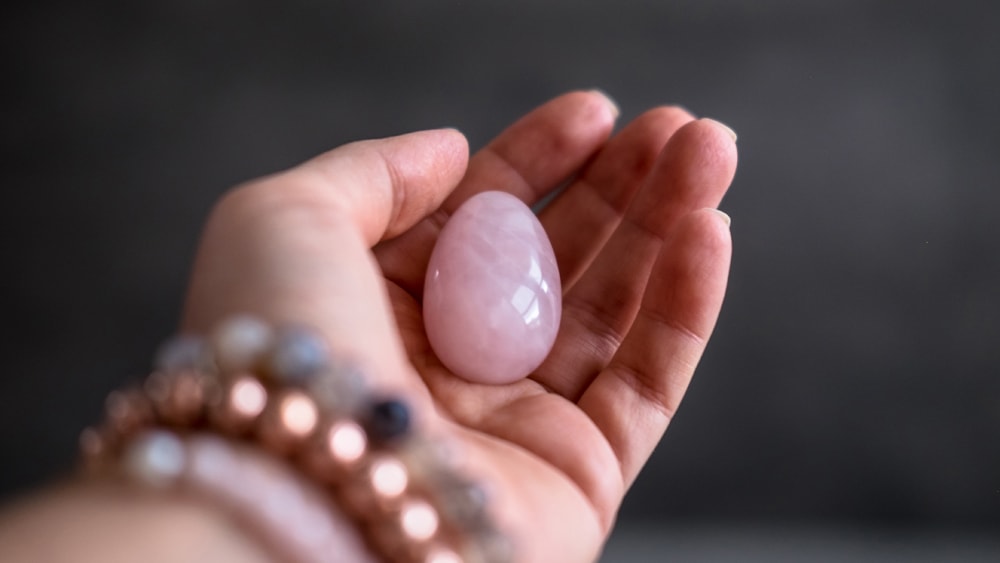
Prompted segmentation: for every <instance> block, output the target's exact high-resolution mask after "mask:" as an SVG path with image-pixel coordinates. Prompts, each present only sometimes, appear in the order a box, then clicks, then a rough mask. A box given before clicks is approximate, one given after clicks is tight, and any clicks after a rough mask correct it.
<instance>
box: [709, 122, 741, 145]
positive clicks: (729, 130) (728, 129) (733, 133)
mask: <svg viewBox="0 0 1000 563" xmlns="http://www.w3.org/2000/svg"><path fill="white" fill-rule="evenodd" d="M703 119H704V120H705V121H707V122H709V123H714V124H716V125H718V126H719V127H721V128H722V130H723V131H725V132H726V133H729V136H730V137H732V138H733V142H734V143H735V142H736V131H733V128H732V127H730V126H728V125H726V124H725V123H723V122H721V121H717V120H715V119H711V118H708V117H705V118H703Z"/></svg>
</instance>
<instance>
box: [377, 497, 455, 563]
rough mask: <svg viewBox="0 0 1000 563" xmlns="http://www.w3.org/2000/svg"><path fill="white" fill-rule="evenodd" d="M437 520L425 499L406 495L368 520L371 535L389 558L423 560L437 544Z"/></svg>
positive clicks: (415, 562) (416, 561)
mask: <svg viewBox="0 0 1000 563" xmlns="http://www.w3.org/2000/svg"><path fill="white" fill-rule="evenodd" d="M439 528H440V520H439V519H438V515H437V511H436V510H435V509H434V507H433V506H431V505H430V504H429V503H427V502H426V501H424V500H422V499H419V498H413V497H407V498H404V499H402V500H401V502H400V503H399V505H398V508H397V509H396V510H393V511H391V512H390V513H387V514H386V515H385V517H384V518H381V519H379V520H376V521H374V522H372V523H371V527H370V535H371V537H372V540H373V542H374V543H376V544H377V545H378V546H379V549H380V551H382V552H383V553H385V554H386V555H387V556H388V559H390V560H392V561H405V562H414V563H418V562H424V561H426V560H427V558H428V555H430V554H431V553H432V549H434V548H435V547H439V545H440V544H439V542H437V541H436V540H437V534H438V531H439Z"/></svg>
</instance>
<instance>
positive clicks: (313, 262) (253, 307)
mask: <svg viewBox="0 0 1000 563" xmlns="http://www.w3.org/2000/svg"><path fill="white" fill-rule="evenodd" d="M464 155H465V141H464V138H463V137H462V136H461V135H460V134H459V133H457V132H454V131H428V132H422V133H414V134H410V135H404V136H401V137H394V138H391V139H384V140H379V141H363V142H360V143H354V144H351V145H346V146H344V147H341V148H339V149H336V150H334V151H331V152H329V153H327V154H325V155H322V156H320V157H318V158H316V159H314V160H311V161H309V162H307V163H305V164H303V165H301V166H299V167H297V168H294V169H292V170H289V171H287V172H283V173H280V174H276V175H274V176H270V177H268V178H264V179H262V180H259V181H256V182H252V183H250V184H248V185H246V186H243V187H241V188H238V189H236V190H233V191H232V192H230V193H229V194H227V195H226V196H225V197H224V198H223V199H222V200H221V201H220V202H219V204H218V205H217V206H216V208H215V209H214V210H213V213H212V216H211V217H210V219H209V221H208V223H207V225H206V228H205V232H204V234H203V237H202V243H201V248H200V249H199V252H198V256H197V258H196V260H195V265H194V270H193V273H192V278H191V283H190V287H189V292H188V296H187V303H186V306H185V313H184V319H183V326H184V327H185V328H186V329H189V330H198V331H205V330H207V329H210V328H211V327H212V326H213V325H214V324H215V323H217V322H218V321H219V320H220V319H222V318H224V317H226V316H229V315H233V314H237V313H249V314H254V315H257V316H260V317H262V318H264V319H268V320H270V321H272V322H278V323H284V322H294V323H299V324H306V325H310V326H312V327H314V328H316V329H317V330H319V331H320V332H321V333H322V334H323V335H324V336H325V337H326V338H327V340H328V341H329V342H330V343H331V345H332V346H333V348H334V349H335V350H337V351H338V352H340V353H342V354H344V355H347V356H350V357H351V358H354V359H355V360H357V361H360V362H362V363H364V364H366V366H367V367H369V371H371V372H372V375H373V377H374V378H376V379H377V380H378V382H379V383H380V384H385V385H390V386H398V385H400V384H403V383H405V381H406V378H407V374H408V373H409V371H410V370H409V368H408V363H407V362H406V361H405V355H404V354H403V353H402V345H401V344H400V342H399V337H398V334H397V331H396V330H395V329H394V326H393V322H392V316H391V314H390V310H389V306H388V304H387V300H386V297H385V289H384V284H383V282H382V279H381V276H380V273H379V270H378V267H377V265H376V264H375V262H374V259H373V257H372V255H371V253H370V251H369V247H370V246H371V245H372V244H373V243H374V242H375V241H377V240H379V239H380V238H381V237H382V236H384V235H385V234H387V233H390V234H391V233H393V232H397V231H399V230H401V229H405V228H406V227H407V226H408V225H411V224H413V223H414V222H416V221H417V220H419V219H420V218H421V217H422V216H424V215H425V214H426V213H427V212H428V211H429V210H430V209H433V208H435V207H437V206H438V205H440V202H441V201H442V200H443V199H444V196H445V195H446V194H447V193H448V192H449V191H450V189H451V188H452V187H454V185H455V184H457V182H458V180H459V178H461V176H462V173H463V172H464V166H465V162H466V161H465V156H464Z"/></svg>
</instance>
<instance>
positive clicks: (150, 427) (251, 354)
mask: <svg viewBox="0 0 1000 563" xmlns="http://www.w3.org/2000/svg"><path fill="white" fill-rule="evenodd" d="M411 418H412V417H411V412H410V408H409V406H408V405H407V403H405V402H404V401H402V400H400V399H398V398H393V397H377V396H375V395H374V394H373V393H372V391H371V390H370V389H369V388H368V386H367V385H366V381H365V379H364V377H363V375H362V374H361V372H360V371H359V370H358V369H357V368H355V367H353V366H352V365H350V364H349V363H346V362H344V361H341V360H338V359H336V358H333V357H331V355H330V354H329V353H328V352H327V349H326V346H325V343H324V342H323V341H322V339H321V338H319V337H318V336H317V335H315V334H314V333H312V332H310V331H308V330H304V329H302V328H297V327H283V328H278V329H273V328H272V327H270V326H269V325H267V324H265V323H263V322H261V321H259V320H257V319H254V318H252V317H247V316H240V317H234V318H231V319H229V320H227V321H225V322H223V323H222V324H221V325H220V326H219V327H218V328H217V329H216V330H215V331H214V332H213V333H212V334H211V335H210V336H209V337H208V338H207V339H206V338H198V337H191V336H181V337H178V338H175V339H174V340H172V341H169V342H168V343H167V344H165V345H164V347H163V348H162V349H161V352H160V354H159V357H158V359H157V366H156V369H155V371H153V373H152V374H151V375H149V376H148V377H147V378H146V379H145V381H144V382H143V383H142V384H141V385H137V386H135V387H130V388H126V389H123V390H119V391H114V392H112V393H111V394H110V395H109V396H108V398H107V401H106V405H105V417H104V420H103V421H102V422H101V423H100V424H99V425H97V426H93V427H90V428H87V429H86V430H84V432H83V434H82V435H81V438H80V446H81V450H82V453H83V459H84V462H85V466H86V467H87V469H88V470H90V471H93V472H96V473H99V474H107V473H113V474H124V475H126V476H128V477H130V478H131V479H132V480H135V481H138V482H141V483H143V484H145V485H148V486H152V487H159V488H164V489H169V490H174V489H180V490H186V491H189V492H191V493H193V494H195V495H198V496H203V497H208V498H210V499H212V500H213V501H214V502H216V503H218V504H221V505H223V506H224V507H225V508H228V509H229V511H230V512H232V513H233V514H234V515H236V516H237V517H238V518H239V519H241V520H243V521H244V524H246V525H248V526H252V527H254V528H255V530H254V531H255V532H257V534H258V535H261V536H263V538H264V539H265V541H266V542H267V543H268V547H270V548H271V549H272V550H274V551H275V552H276V555H278V556H280V557H282V558H285V559H291V560H296V561H303V562H308V563H313V562H315V563H321V562H324V561H336V560H338V554H337V553H335V552H332V551H331V550H332V549H334V548H333V547H332V546H335V545H343V544H344V542H351V541H356V540H355V539H354V536H352V535H351V534H350V533H345V529H344V527H345V526H349V525H350V524H349V523H348V522H344V521H343V516H342V515H344V514H346V515H347V516H349V517H350V518H351V520H352V522H353V524H354V525H355V526H356V527H357V529H358V530H359V531H360V532H361V537H363V538H364V541H365V542H367V545H368V547H369V548H370V549H371V551H373V552H374V553H375V554H377V556H378V557H381V558H383V559H385V560H388V561H399V562H405V563H416V562H421V563H506V562H509V561H512V560H513V549H512V546H511V542H510V541H509V540H508V538H507V537H506V536H505V535H503V534H502V533H501V532H500V531H499V530H498V529H497V528H496V526H495V525H494V524H493V523H492V521H491V520H490V518H489V516H488V514H487V502H486V500H487V499H486V495H485V493H484V490H483V487H482V486H480V485H479V484H478V483H476V482H475V481H472V480H470V479H469V478H467V477H465V476H463V475H461V474H460V473H459V472H458V471H457V470H456V469H455V468H454V467H452V466H453V464H452V463H451V462H450V460H449V457H448V455H447V452H446V451H444V450H443V449H442V447H441V444H439V443H435V442H432V441H430V440H428V439H424V438H421V437H420V436H418V435H417V434H416V433H415V432H414V431H413V428H412V427H413V423H412V420H411Z"/></svg>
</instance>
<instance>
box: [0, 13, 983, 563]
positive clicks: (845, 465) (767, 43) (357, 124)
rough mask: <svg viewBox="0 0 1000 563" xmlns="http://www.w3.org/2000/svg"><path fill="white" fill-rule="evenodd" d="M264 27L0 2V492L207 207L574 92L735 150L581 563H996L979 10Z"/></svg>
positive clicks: (190, 244) (159, 299)
mask: <svg viewBox="0 0 1000 563" xmlns="http://www.w3.org/2000/svg"><path fill="white" fill-rule="evenodd" d="M272 4H277V3H270V2H258V1H254V2H245V1H242V2H238V1H235V0H172V1H170V2H146V3H136V2H117V3H116V2H51V1H42V2H34V3H22V4H21V5H20V6H19V7H16V8H5V9H4V16H3V21H2V24H0V42H2V45H3V47H2V48H3V54H4V57H3V73H2V76H3V88H2V90H0V101H2V103H0V115H2V116H3V119H2V123H3V129H2V146H3V167H2V169H0V179H2V180H0V181H2V186H3V188H2V189H3V192H2V194H3V196H2V202H3V204H2V209H3V217H4V219H3V221H2V231H0V233H2V236H0V246H2V257H3V275H2V278H0V279H2V282H0V283H2V285H0V289H2V297H0V306H2V309H0V311H2V319H3V322H2V325H3V334H2V342H3V355H4V358H5V365H6V368H5V370H4V371H5V373H4V375H3V376H2V377H0V428H2V430H0V451H2V452H3V454H2V463H0V497H4V498H7V497H10V496H12V495H16V494H19V493H21V492H24V491H27V490H30V489H31V488H32V487H36V486H39V485H40V484H42V483H44V482H46V481H47V480H51V479H52V478H53V477H54V476H57V475H60V474H61V473H63V472H65V471H66V469H67V468H68V467H70V464H71V461H72V459H73V457H74V455H75V445H76V438H77V433H78V431H79V429H80V428H81V427H83V426H84V425H85V424H87V423H89V422H91V421H93V420H94V419H95V418H96V417H97V415H98V412H99V408H100V405H101V401H102V398H103V396H104V394H105V393H106V392H107V391H108V390H110V389H111V388H112V387H114V386H116V385H117V384H119V383H120V382H122V381H124V380H125V379H127V378H129V377H132V376H134V375H136V374H139V373H141V372H142V371H143V370H144V369H146V367H147V365H148V358H149V357H150V355H151V354H152V352H153V350H154V349H155V347H156V345H157V343H158V342H159V341H160V340H161V339H162V338H163V337H164V336H166V335H167V334H169V333H170V332H171V331H172V330H173V328H174V326H175V322H176V320H177V316H178V308H179V305H180V302H181V298H182V293H183V290H184V284H185V278H186V276H187V273H188V265H189V260H190V258H191V255H192V252H193V250H194V248H195V244H196V241H197V237H198V233H199V228H200V225H201V222H202V221H203V219H204V218H205V216H206V214H207V212H208V210H209V208H210V206H211V204H212V202H213V200H215V199H216V198H217V197H218V196H219V195H220V193H222V191H223V190H225V189H226V188H227V187H229V186H231V185H233V184H235V183H237V182H240V181H243V180H246V179H249V178H252V177H255V176H258V175H261V174H265V173H268V172H272V171H276V170H278V169H281V168H284V167H287V166H290V165H293V164H295V163H297V162H298V161H300V160H303V159H305V158H307V157H309V156H311V155H314V154H316V153H318V152H321V151H323V150H326V149H328V148H331V147H334V146H336V145H339V144H342V143H344V142H347V141H351V140H356V139H360V138H368V137H377V136H385V135H391V134H396V133H401V132H406V131H411V130H415V129H422V128H430V127H439V126H455V127H458V128H460V129H461V130H462V131H464V132H465V133H466V134H467V135H468V137H469V139H470V141H471V144H472V146H473V148H475V147H478V146H480V145H482V144H483V143H484V142H485V141H486V140H488V139H489V138H490V137H491V136H492V135H494V134H495V133H496V132H498V131H499V130H500V129H501V128H502V127H503V126H504V125H506V124H507V123H509V122H510V121H511V120H513V119H514V118H516V117H517V116H519V115H521V114H522V113H524V112H525V111H527V110H529V109H530V108H532V107H534V106H536V105H538V104H540V103H542V102H543V101H545V100H547V99H548V98H550V97H553V96H555V95H557V94H559V93H562V92H564V91H566V90H570V89H577V88H593V87H598V88H601V89H604V90H605V91H607V92H609V93H610V94H611V96H613V97H614V98H615V99H616V100H617V101H618V103H619V105H620V106H621V108H622V111H623V115H622V122H623V123H624V122H625V121H626V120H628V119H629V118H631V117H634V116H635V115H637V114H638V113H640V112H641V111H642V110H645V109H647V108H648V107H650V106H653V105H657V104H663V103H679V104H681V105H684V106H685V107H687V108H688V109H690V110H691V111H692V112H695V113H696V114H698V115H703V116H711V117H715V118H717V119H719V120H721V121H723V122H725V123H727V124H729V125H730V126H732V127H733V128H734V129H735V130H736V131H737V132H738V133H739V135H740V138H739V147H740V168H739V172H738V174H737V177H736V181H735V185H734V189H733V190H732V191H731V194H730V195H729V196H728V198H727V199H726V200H725V201H724V202H723V206H722V208H723V209H724V210H726V211H728V212H729V213H730V214H731V215H732V217H733V234H734V239H735V256H734V263H733V272H732V277H731V285H730V290H729V294H728V300H727V303H726V306H725V309H724V311H723V315H722V318H721V320H720V324H719V326H718V329H717V333H716V337H715V339H714V340H713V342H712V343H711V345H710V347H709V349H708V354H707V357H706V358H705V360H704V362H703V363H702V366H701V368H700V371H699V374H698V377H697V378H696V381H695V382H694V384H693V386H692V387H691V390H690V394H689V396H688V398H687V400H686V402H685V405H684V407H683V408H682V410H681V412H680V414H679V416H678V417H677V418H676V420H675V422H674V425H673V427H672V428H671V430H670V432H669V433H668V435H667V437H666V438H665V440H664V442H663V444H662V445H661V447H660V448H659V450H658V451H657V453H656V454H655V456H654V458H653V460H652V461H651V463H650V465H649V466H648V467H647V469H646V470H645V472H644V473H643V474H642V476H641V478H640V480H639V482H638V483H637V484H636V486H635V488H634V489H633V492H632V494H631V495H630V496H629V498H628V499H627V501H626V504H625V507H624V508H623V511H622V515H621V521H622V524H621V527H620V529H619V532H618V533H617V534H616V536H615V539H614V540H613V541H612V545H611V547H609V553H608V555H607V556H606V559H607V560H608V561H639V560H643V561H645V560H649V561H657V560H661V559H667V558H672V559H674V560H679V561H680V560H711V559H713V558H723V559H730V560H751V559H754V557H752V556H751V555H750V554H751V553H757V556H758V557H759V558H760V560H772V561H780V560H789V561H792V560H805V559H803V557H806V556H804V555H803V553H806V554H808V553H812V556H809V557H806V559H809V560H822V559H823V558H824V557H827V558H831V559H830V560H833V559H836V557H840V556H836V557H835V556H834V555H831V554H832V553H840V554H841V555H842V556H843V558H844V559H845V560H863V559H869V560H889V559H892V558H893V557H900V559H899V560H911V561H912V560H917V559H920V557H932V558H937V556H941V557H944V558H945V559H967V560H972V559H976V558H978V557H982V558H983V559H984V560H985V559H988V558H990V557H998V556H1000V545H998V543H996V542H997V541H1000V539H998V538H1000V373H998V372H1000V342H998V340H1000V236H998V234H1000V233H998V229H997V226H996V221H995V216H996V214H997V212H998V207H1000V183H998V180H997V177H998V173H1000V157H998V152H1000V110H998V101H1000V33H998V32H997V29H998V28H1000V3H997V2H986V1H980V2H976V1H961V0H953V1H951V2H947V3H943V2H926V1H889V0H882V1H860V0H858V1H850V0H849V1H842V2H836V3H834V2H820V1H818V0H757V1H753V0H742V1H739V0H731V1H723V0H679V1H672V2H666V1H664V2H652V1H641V0H630V1H618V2H612V1H605V2H599V1H571V0H564V1H548V2H529V1H527V0H507V1H505V2H502V3H499V2H498V3H489V4H487V3H478V2H471V1H464V2H463V1H455V0H452V1H445V0H434V1H424V2H401V1H385V2H323V1H319V0H298V1H291V2H283V3H281V7H276V6H274V5H272ZM727 530H736V532H729V531H727ZM803 530H805V531H803ZM719 538H723V541H721V542H720V541H719ZM789 538H798V540H796V541H798V543H794V542H793V543H792V544H788V543H787V542H788V541H789ZM928 538H930V539H928ZM837 541H840V542H841V544H840V545H841V546H842V549H841V551H840V552H837V551H836V549H835V548H833V547H830V546H831V545H833V544H835V543H836V542H837ZM699 542H701V543H699ZM831 542H833V543H831ZM844 542H846V544H845V543H844ZM914 542H917V543H914ZM920 542H924V543H922V544H921V543H920ZM762 545H763V546H764V547H761V546H762ZM843 545H847V546H848V547H846V548H844V547H843ZM767 546H770V548H769V547H767ZM775 546H779V547H775ZM782 546H783V547H782ZM796 546H798V547H796ZM914 546H917V547H914ZM785 548H788V549H789V550H791V551H787V552H786V551H785ZM798 548H801V549H802V550H804V551H801V550H800V551H795V549H798ZM685 549H686V550H687V551H685ZM754 549H758V551H756V552H754V551H753V550H754ZM767 549H771V551H767ZM809 549H813V550H814V552H809ZM845 549H846V551H844V550H845ZM852 549H853V550H860V551H851V550H852ZM935 549H937V550H938V551H935ZM671 550H673V551H671ZM727 550H728V551H727ZM760 550H763V551H760ZM789 554H791V555H789ZM928 554H932V555H928ZM786 556H787V557H786ZM699 558H701V559H699Z"/></svg>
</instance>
